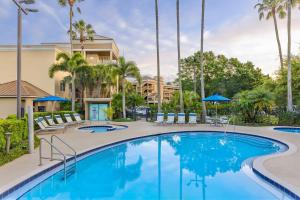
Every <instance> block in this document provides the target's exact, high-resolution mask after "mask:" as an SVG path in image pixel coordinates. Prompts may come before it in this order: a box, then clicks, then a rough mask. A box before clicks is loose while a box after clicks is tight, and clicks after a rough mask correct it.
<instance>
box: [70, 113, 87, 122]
mask: <svg viewBox="0 0 300 200" xmlns="http://www.w3.org/2000/svg"><path fill="white" fill-rule="evenodd" d="M73 117H74V119H75V120H76V122H78V123H84V122H85V120H82V119H81V117H80V114H78V113H74V114H73Z"/></svg>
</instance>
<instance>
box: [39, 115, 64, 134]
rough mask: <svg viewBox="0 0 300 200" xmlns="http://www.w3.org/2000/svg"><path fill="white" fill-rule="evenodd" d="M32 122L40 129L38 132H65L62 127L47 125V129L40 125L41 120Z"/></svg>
mask: <svg viewBox="0 0 300 200" xmlns="http://www.w3.org/2000/svg"><path fill="white" fill-rule="evenodd" d="M34 121H35V122H36V123H37V125H38V126H39V128H40V130H39V131H43V132H49V131H59V130H61V131H62V132H63V133H64V132H65V127H64V126H49V125H48V126H47V127H45V126H44V125H43V123H42V119H41V118H37V119H34Z"/></svg>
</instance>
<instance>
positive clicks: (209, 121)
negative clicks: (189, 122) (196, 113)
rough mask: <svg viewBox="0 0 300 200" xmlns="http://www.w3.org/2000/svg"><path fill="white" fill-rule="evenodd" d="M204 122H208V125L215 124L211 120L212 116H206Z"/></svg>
mask: <svg viewBox="0 0 300 200" xmlns="http://www.w3.org/2000/svg"><path fill="white" fill-rule="evenodd" d="M205 124H209V125H215V122H214V120H213V118H211V117H209V116H206V117H205Z"/></svg>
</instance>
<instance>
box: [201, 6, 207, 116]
mask: <svg viewBox="0 0 300 200" xmlns="http://www.w3.org/2000/svg"><path fill="white" fill-rule="evenodd" d="M204 12H205V0H202V17H201V47H200V69H201V77H200V79H201V80H200V81H201V98H202V99H203V98H205V89H204V69H203V68H204V66H203V60H204V59H203V42H204V17H205V13H204ZM205 118H206V106H205V102H204V101H202V120H205Z"/></svg>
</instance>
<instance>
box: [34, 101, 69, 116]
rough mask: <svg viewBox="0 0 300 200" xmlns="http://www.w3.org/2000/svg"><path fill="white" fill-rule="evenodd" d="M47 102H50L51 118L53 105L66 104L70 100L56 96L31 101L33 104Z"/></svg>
mask: <svg viewBox="0 0 300 200" xmlns="http://www.w3.org/2000/svg"><path fill="white" fill-rule="evenodd" d="M48 101H49V102H52V117H53V110H54V106H55V103H56V102H67V101H70V100H68V99H65V98H62V97H58V96H46V97H40V98H37V99H35V100H33V102H48Z"/></svg>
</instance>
